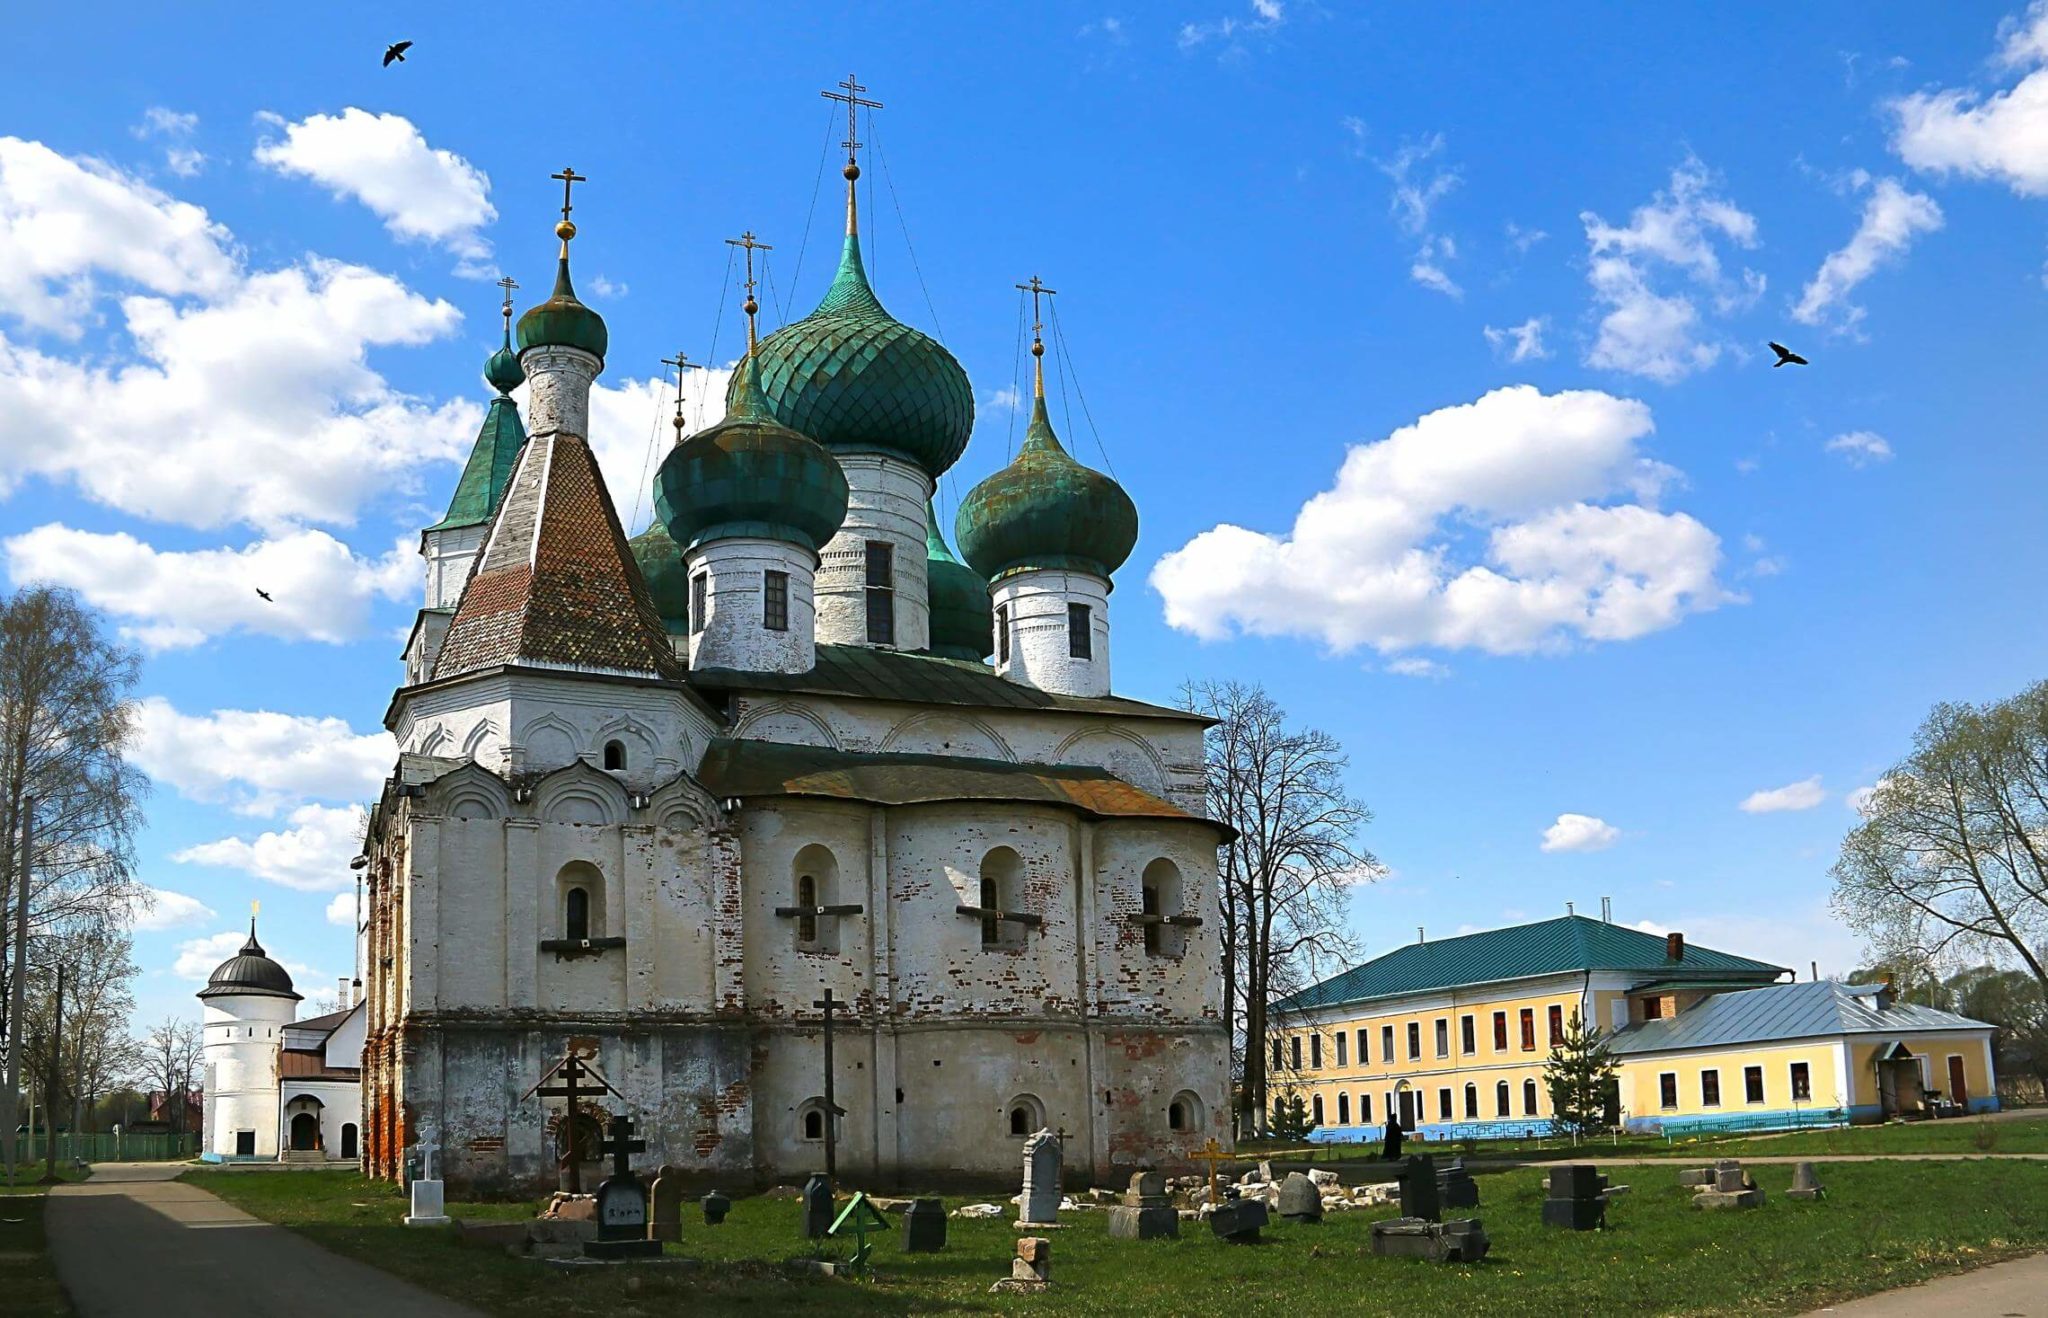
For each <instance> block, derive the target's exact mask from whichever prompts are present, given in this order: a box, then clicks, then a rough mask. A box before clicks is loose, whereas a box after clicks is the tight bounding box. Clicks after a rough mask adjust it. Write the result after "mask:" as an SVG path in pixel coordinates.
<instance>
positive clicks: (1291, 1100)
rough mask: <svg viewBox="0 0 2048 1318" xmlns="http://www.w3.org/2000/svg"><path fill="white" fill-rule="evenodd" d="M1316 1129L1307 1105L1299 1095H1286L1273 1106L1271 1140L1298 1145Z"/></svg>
mask: <svg viewBox="0 0 2048 1318" xmlns="http://www.w3.org/2000/svg"><path fill="white" fill-rule="evenodd" d="M1315 1128H1316V1123H1315V1119H1314V1118H1312V1117H1311V1116H1309V1114H1308V1104H1307V1103H1305V1102H1303V1101H1302V1098H1301V1095H1300V1094H1287V1095H1285V1096H1283V1097H1281V1098H1280V1099H1278V1100H1277V1101H1275V1102H1274V1104H1273V1138H1274V1139H1276V1140H1279V1141H1281V1142H1282V1143H1285V1144H1299V1143H1301V1142H1302V1141H1304V1140H1306V1139H1307V1138H1308V1136H1309V1132H1310V1131H1312V1130H1314V1129H1315Z"/></svg>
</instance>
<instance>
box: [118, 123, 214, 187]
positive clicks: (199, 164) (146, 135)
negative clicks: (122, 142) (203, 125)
mask: <svg viewBox="0 0 2048 1318" xmlns="http://www.w3.org/2000/svg"><path fill="white" fill-rule="evenodd" d="M198 128H199V116H198V115H196V114H184V113H181V112H179V111H177V110H167V109H165V108H164V107H163V106H161V105H152V106H150V107H149V108H148V109H147V110H144V111H143V112H142V122H141V123H139V124H137V125H135V127H134V128H132V129H130V130H129V131H130V132H132V133H134V134H135V136H137V137H139V138H142V139H143V140H144V141H147V140H149V139H151V138H158V139H163V140H164V165H165V167H166V168H168V169H169V170H170V171H171V172H172V173H173V174H176V175H177V176H178V177H179V178H191V177H193V176H194V175H196V174H197V173H199V171H200V170H201V169H202V168H203V167H204V166H205V164H206V155H205V153H203V152H201V151H200V150H198V149H197V148H196V147H193V146H190V145H187V144H186V139H188V138H190V137H191V136H192V134H193V133H194V132H196V131H198Z"/></svg>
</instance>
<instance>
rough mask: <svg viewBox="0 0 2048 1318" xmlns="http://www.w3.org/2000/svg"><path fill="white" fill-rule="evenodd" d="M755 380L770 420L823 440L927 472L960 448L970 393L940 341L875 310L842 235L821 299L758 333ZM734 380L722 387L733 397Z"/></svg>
mask: <svg viewBox="0 0 2048 1318" xmlns="http://www.w3.org/2000/svg"><path fill="white" fill-rule="evenodd" d="M760 384H761V390H762V392H763V393H765V394H766V395H767V397H768V404H769V406H770V407H771V408H773V409H774V413H775V419H776V420H777V421H780V422H781V423H782V424H783V425H785V426H788V427H789V428H790V429H792V430H798V431H802V432H803V433H804V434H806V435H809V436H810V437H811V438H812V439H815V440H817V441H818V442H819V443H820V444H823V445H824V446H825V447H826V448H829V449H835V450H840V451H854V450H859V451H868V452H874V451H880V452H884V453H891V454H895V455H897V456H899V457H902V458H906V459H908V460H909V461H911V462H914V463H916V464H917V465H918V466H919V467H920V468H922V469H923V470H924V472H925V474H926V475H928V476H930V477H932V478H933V479H934V480H936V479H938V477H939V475H940V474H941V473H942V472H944V471H945V470H946V469H947V468H948V467H950V466H952V465H953V464H954V463H955V462H957V461H959V459H960V454H961V453H962V452H963V451H965V450H966V448H967V436H968V433H969V432H970V431H972V430H973V429H974V392H973V390H972V389H971V388H970V387H969V385H968V383H967V372H966V371H964V370H962V369H961V368H960V363H959V362H957V361H955V360H953V354H952V353H950V352H947V351H946V350H945V348H943V347H941V346H940V345H939V343H938V341H937V340H935V339H933V338H931V337H930V336H929V335H927V334H925V333H923V332H922V331H920V330H915V329H912V328H911V327H910V326H908V325H905V324H904V323H903V322H902V321H900V320H897V319H896V318H895V317H893V316H891V315H890V314H889V313H888V312H887V311H885V310H883V309H882V304H881V301H880V300H879V299H877V298H876V297H875V293H874V290H873V289H872V288H869V287H868V276H867V270H866V269H865V268H864V267H863V266H862V264H861V258H860V236H859V235H858V234H852V233H849V234H848V235H846V247H845V250H844V252H843V254H842V255H841V256H840V259H839V273H838V275H837V276H836V277H834V279H833V280H832V287H831V288H830V289H829V290H828V291H827V292H826V294H825V300H824V301H823V302H820V303H819V304H818V309H817V310H816V311H813V312H812V313H811V314H810V315H808V316H806V317H804V318H803V319H802V320H799V321H796V322H794V323H792V324H789V325H785V326H783V327H782V328H781V329H779V330H777V331H775V333H773V334H771V335H769V336H768V337H767V338H766V339H764V340H762V342H761V348H760ZM738 388H739V381H738V378H737V377H735V378H734V381H733V384H732V385H731V386H730V388H729V389H728V391H727V395H726V397H727V400H728V401H731V400H732V399H734V398H736V397H737V391H738Z"/></svg>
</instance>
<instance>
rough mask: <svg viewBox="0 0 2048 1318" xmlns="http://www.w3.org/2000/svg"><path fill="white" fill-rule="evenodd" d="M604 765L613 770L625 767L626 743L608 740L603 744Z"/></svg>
mask: <svg viewBox="0 0 2048 1318" xmlns="http://www.w3.org/2000/svg"><path fill="white" fill-rule="evenodd" d="M604 767H605V768H607V769H610V770H613V771H614V772H616V771H618V770H620V769H623V768H625V767H626V743H625V742H623V741H608V742H606V743H605V744H604Z"/></svg>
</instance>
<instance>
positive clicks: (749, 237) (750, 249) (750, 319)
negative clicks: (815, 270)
mask: <svg viewBox="0 0 2048 1318" xmlns="http://www.w3.org/2000/svg"><path fill="white" fill-rule="evenodd" d="M827 95H830V93H829V92H828V93H827ZM725 241H726V243H727V244H728V245H730V246H733V247H739V248H743V249H745V251H746V253H747V300H746V301H745V302H743V303H741V304H740V310H741V311H744V312H746V313H747V353H748V355H749V356H751V355H753V351H754V313H755V312H757V311H759V310H760V309H761V304H760V303H759V302H757V301H755V300H754V253H755V252H772V251H774V250H775V247H774V245H773V244H772V243H763V242H756V241H754V231H753V230H752V229H749V230H747V231H746V232H745V233H743V234H741V235H740V236H739V237H737V238H728V239H726V240H725Z"/></svg>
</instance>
